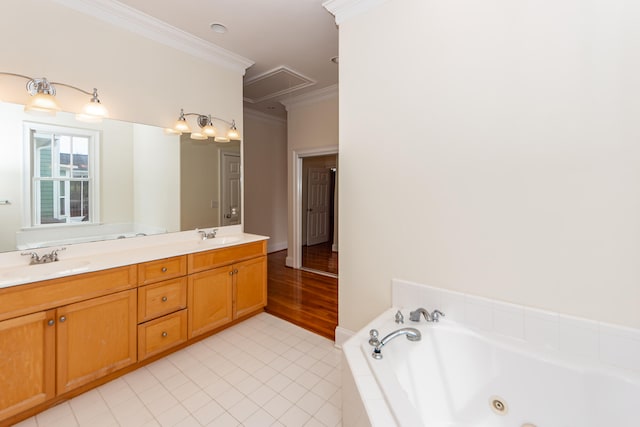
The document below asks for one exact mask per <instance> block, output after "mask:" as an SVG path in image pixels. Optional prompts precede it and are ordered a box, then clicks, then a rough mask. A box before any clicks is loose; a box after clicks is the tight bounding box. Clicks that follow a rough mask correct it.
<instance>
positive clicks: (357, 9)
mask: <svg viewBox="0 0 640 427" xmlns="http://www.w3.org/2000/svg"><path fill="white" fill-rule="evenodd" d="M385 1H387V0H327V1H325V2H324V3H322V6H323V7H324V8H325V9H327V10H328V11H329V12H331V14H332V15H333V16H335V17H336V24H338V25H340V24H342V23H343V22H345V21H346V20H348V19H350V18H353V17H354V16H358V15H360V14H362V13H364V12H366V11H368V10H369V9H371V8H373V7H375V6H377V5H379V4H382V3H384V2H385Z"/></svg>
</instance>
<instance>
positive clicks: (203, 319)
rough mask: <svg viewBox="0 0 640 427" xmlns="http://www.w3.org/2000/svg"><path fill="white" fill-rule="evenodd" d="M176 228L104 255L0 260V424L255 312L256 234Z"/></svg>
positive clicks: (258, 284) (262, 281) (262, 295)
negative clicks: (35, 261) (211, 234)
mask: <svg viewBox="0 0 640 427" xmlns="http://www.w3.org/2000/svg"><path fill="white" fill-rule="evenodd" d="M177 235H178V237H176V236H173V237H170V238H167V237H165V239H164V241H163V238H162V236H149V237H145V238H141V239H131V240H132V242H131V243H128V242H113V243H110V244H107V245H106V246H105V248H107V249H104V248H103V250H107V252H106V253H100V247H99V246H98V245H99V244H87V245H86V247H85V248H84V250H83V248H75V247H70V248H69V250H67V251H66V252H69V254H67V253H65V255H72V256H70V257H69V258H68V259H65V260H62V261H60V262H56V263H50V264H46V265H42V266H38V265H34V266H27V265H26V262H27V260H26V259H25V260H23V261H24V264H25V265H24V266H22V267H18V268H14V267H7V266H6V265H5V266H2V265H0V390H1V393H0V425H5V424H6V425H10V424H11V423H14V422H17V421H19V420H21V419H24V418H27V417H29V416H32V415H33V414H35V413H37V412H39V411H42V410H44V409H46V408H48V407H50V406H53V405H55V404H57V403H59V402H61V401H64V400H66V399H69V398H71V397H73V396H75V395H77V394H80V393H82V392H84V391H86V390H88V389H90V388H93V387H96V386H98V385H100V384H103V383H105V382H107V381H109V380H111V379H113V378H115V377H117V376H120V375H123V374H125V373H127V372H130V371H131V370H134V369H136V368H138V367H140V366H142V365H144V364H146V363H149V362H151V361H153V360H156V359H158V358H159V357H162V356H165V355H167V354H169V353H171V352H173V351H176V350H178V349H180V348H183V347H185V346H187V345H189V344H191V343H193V342H195V341H197V340H199V339H202V338H204V337H207V336H209V335H211V334H213V333H215V332H217V331H219V330H221V329H223V328H225V327H227V326H230V325H232V324H234V323H237V322H239V321H241V320H243V319H246V318H247V317H249V316H252V315H254V314H256V313H259V312H260V311H262V310H263V309H264V307H265V305H266V303H267V260H266V237H262V236H255V235H248V234H238V235H235V236H227V237H219V238H216V239H218V240H216V239H210V241H207V240H204V241H202V240H198V239H197V238H196V237H195V236H194V235H193V232H191V233H189V234H188V233H187V232H184V233H177ZM180 235H182V238H181V237H180ZM167 239H169V240H170V241H168V242H167V241H166V240H167ZM176 239H177V240H176ZM133 240H136V241H135V242H133ZM74 246H75V245H74ZM78 246H80V245H78ZM74 251H75V253H73V254H72V253H71V252H74ZM108 251H111V252H108ZM83 252H84V253H85V255H83ZM98 255H100V256H98ZM83 256H85V257H86V258H83ZM127 260H128V261H127ZM56 264H58V265H59V266H58V265H56ZM52 276H53V278H51V277H52ZM55 276H62V277H55Z"/></svg>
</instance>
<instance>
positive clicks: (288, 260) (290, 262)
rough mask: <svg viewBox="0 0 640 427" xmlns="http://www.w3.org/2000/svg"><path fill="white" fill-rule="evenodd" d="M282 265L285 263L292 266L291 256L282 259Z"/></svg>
mask: <svg viewBox="0 0 640 427" xmlns="http://www.w3.org/2000/svg"><path fill="white" fill-rule="evenodd" d="M284 265H286V266H287V267H291V268H293V257H291V256H288V257H287V258H286V259H285V260H284Z"/></svg>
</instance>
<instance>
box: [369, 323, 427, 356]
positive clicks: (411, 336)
mask: <svg viewBox="0 0 640 427" xmlns="http://www.w3.org/2000/svg"><path fill="white" fill-rule="evenodd" d="M401 335H405V336H406V337H407V339H408V340H409V341H420V339H421V338H422V335H421V334H420V331H419V330H417V329H416V328H400V329H397V330H395V331H393V332H391V333H390V334H389V335H387V336H386V337H384V338H382V339H381V340H380V342H379V343H378V345H376V348H375V349H373V353H371V356H373V358H374V359H378V360H379V359H382V347H384V346H385V345H387V343H388V342H389V341H391V340H392V339H394V338H396V337H399V336H401Z"/></svg>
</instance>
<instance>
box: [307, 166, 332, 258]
mask: <svg viewBox="0 0 640 427" xmlns="http://www.w3.org/2000/svg"><path fill="white" fill-rule="evenodd" d="M330 183H331V170H330V169H321V168H311V169H309V177H308V178H307V184H308V185H307V246H311V245H317V244H318V243H324V242H328V241H329V190H330V189H331V185H330Z"/></svg>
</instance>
